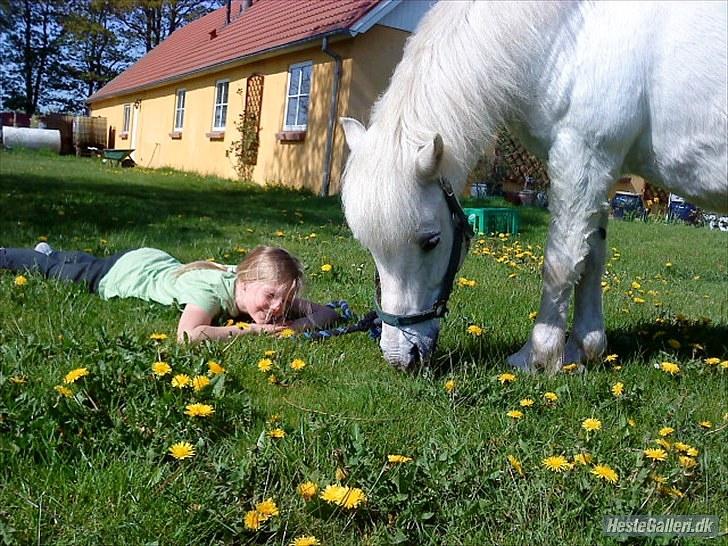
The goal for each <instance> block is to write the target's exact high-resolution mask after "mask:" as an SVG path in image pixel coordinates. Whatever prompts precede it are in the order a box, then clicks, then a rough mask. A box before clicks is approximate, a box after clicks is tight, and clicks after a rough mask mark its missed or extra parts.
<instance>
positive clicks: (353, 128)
mask: <svg viewBox="0 0 728 546" xmlns="http://www.w3.org/2000/svg"><path fill="white" fill-rule="evenodd" d="M339 123H341V126H342V127H343V128H344V136H345V137H346V143H347V144H348V145H349V149H350V150H353V149H354V148H356V147H357V146H358V145H359V143H360V142H361V140H362V138H364V133H366V132H367V129H366V127H364V126H363V125H362V124H361V122H359V121H357V120H355V119H354V118H343V117H342V118H339Z"/></svg>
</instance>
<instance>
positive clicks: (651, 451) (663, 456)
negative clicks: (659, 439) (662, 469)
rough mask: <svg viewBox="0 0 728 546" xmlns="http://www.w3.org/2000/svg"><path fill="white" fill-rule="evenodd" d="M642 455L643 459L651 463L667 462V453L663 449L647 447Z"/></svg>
mask: <svg viewBox="0 0 728 546" xmlns="http://www.w3.org/2000/svg"><path fill="white" fill-rule="evenodd" d="M642 453H644V455H645V457H647V458H648V459H652V460H653V461H665V460H667V451H665V450H664V449H660V448H652V447H648V448H647V449H645V450H644V451H643V452H642Z"/></svg>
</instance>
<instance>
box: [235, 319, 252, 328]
mask: <svg viewBox="0 0 728 546" xmlns="http://www.w3.org/2000/svg"><path fill="white" fill-rule="evenodd" d="M235 327H236V328H237V329H238V330H250V324H248V323H247V322H243V321H240V322H236V323H235Z"/></svg>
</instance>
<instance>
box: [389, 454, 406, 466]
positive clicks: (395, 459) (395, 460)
mask: <svg viewBox="0 0 728 546" xmlns="http://www.w3.org/2000/svg"><path fill="white" fill-rule="evenodd" d="M387 462H389V463H392V464H404V463H411V462H412V457H408V456H407V455H387Z"/></svg>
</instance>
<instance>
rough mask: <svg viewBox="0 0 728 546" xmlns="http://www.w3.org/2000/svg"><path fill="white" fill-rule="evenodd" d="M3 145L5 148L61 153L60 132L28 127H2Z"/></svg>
mask: <svg viewBox="0 0 728 546" xmlns="http://www.w3.org/2000/svg"><path fill="white" fill-rule="evenodd" d="M2 139H3V145H4V146H5V147H6V148H31V149H33V150H52V151H54V152H57V153H61V132H60V131H59V130H58V129H33V128H30V127H7V126H5V127H3V129H2Z"/></svg>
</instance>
